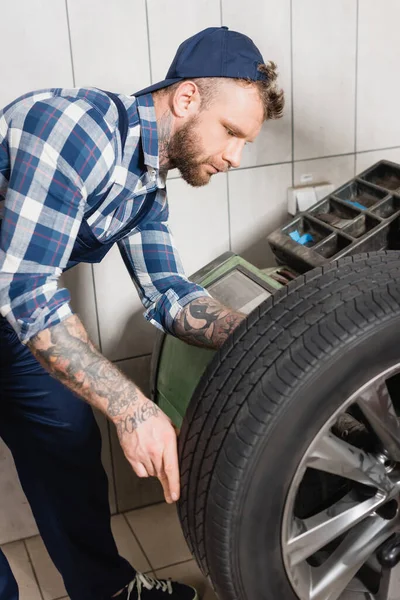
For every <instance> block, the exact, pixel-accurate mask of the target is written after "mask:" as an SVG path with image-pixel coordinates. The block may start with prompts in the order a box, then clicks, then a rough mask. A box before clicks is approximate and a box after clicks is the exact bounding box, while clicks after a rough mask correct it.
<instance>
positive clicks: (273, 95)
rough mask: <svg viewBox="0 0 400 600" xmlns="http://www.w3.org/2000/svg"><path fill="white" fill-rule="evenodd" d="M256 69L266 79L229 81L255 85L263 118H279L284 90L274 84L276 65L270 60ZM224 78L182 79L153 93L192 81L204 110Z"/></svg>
mask: <svg viewBox="0 0 400 600" xmlns="http://www.w3.org/2000/svg"><path fill="white" fill-rule="evenodd" d="M258 70H259V71H260V72H261V73H263V74H264V75H266V79H260V80H258V81H253V80H252V79H230V81H235V82H237V83H239V84H240V85H244V86H255V87H256V88H257V90H258V93H259V95H260V99H261V102H262V104H263V107H264V119H265V120H268V119H279V118H280V117H282V114H283V109H284V106H285V95H284V91H283V90H282V89H280V88H279V87H278V86H277V84H276V79H277V77H278V72H277V66H276V64H275V63H274V62H272V61H270V62H268V64H266V65H259V67H258ZM224 79H225V78H224V77H197V78H193V79H183V80H182V81H178V82H177V83H173V84H172V85H170V86H168V87H166V88H163V89H161V90H158V91H157V92H155V93H156V94H163V95H164V94H168V95H169V94H173V93H174V92H175V90H176V89H177V88H178V87H179V86H180V85H181V83H183V82H184V81H194V82H195V83H196V85H197V87H198V89H199V92H200V97H201V108H202V109H203V110H204V109H205V108H208V107H209V106H210V104H211V103H212V102H213V100H214V99H215V96H216V95H217V91H218V88H219V85H220V84H221V82H223V81H224Z"/></svg>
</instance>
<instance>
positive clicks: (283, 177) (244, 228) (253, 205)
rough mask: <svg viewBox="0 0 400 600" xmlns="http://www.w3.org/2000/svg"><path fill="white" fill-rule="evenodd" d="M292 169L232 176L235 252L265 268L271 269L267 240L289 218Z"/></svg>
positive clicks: (282, 167)
mask: <svg viewBox="0 0 400 600" xmlns="http://www.w3.org/2000/svg"><path fill="white" fill-rule="evenodd" d="M291 184H292V166H291V165H290V164H287V165H274V166H271V167H256V168H253V169H243V170H238V171H232V172H231V173H229V206H230V223H231V239H232V250H233V252H237V253H238V254H242V255H243V256H244V257H245V258H246V259H247V260H250V261H251V262H254V263H255V264H257V265H259V266H263V267H267V266H270V265H271V253H270V250H269V246H268V243H267V241H266V236H267V234H268V233H270V232H271V231H273V230H274V229H276V227H279V225H281V224H282V223H283V222H284V221H285V218H286V217H287V211H286V196H287V189H288V187H290V186H291Z"/></svg>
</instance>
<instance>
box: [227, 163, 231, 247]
mask: <svg viewBox="0 0 400 600" xmlns="http://www.w3.org/2000/svg"><path fill="white" fill-rule="evenodd" d="M226 196H227V209H228V242H229V251H230V252H232V223H231V203H230V202H229V173H227V174H226Z"/></svg>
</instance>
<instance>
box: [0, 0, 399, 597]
mask: <svg viewBox="0 0 400 600" xmlns="http://www.w3.org/2000/svg"><path fill="white" fill-rule="evenodd" d="M357 6H358V7H359V10H358V12H357ZM357 15H358V17H359V20H358V23H357ZM1 18H2V23H3V24H5V26H4V27H3V30H2V44H3V47H4V48H6V49H7V52H6V53H5V54H4V53H3V61H2V69H1V86H0V105H3V104H4V103H6V102H8V101H10V100H12V99H13V98H14V97H16V96H17V95H19V94H21V93H24V92H27V91H29V90H32V89H37V88H41V87H46V86H61V87H62V86H64V87H69V86H71V85H73V84H74V83H75V84H76V85H96V86H99V87H103V88H105V89H109V90H111V91H116V92H124V93H132V92H133V91H135V90H136V89H138V88H141V87H142V86H146V85H148V84H149V83H150V82H151V81H153V82H154V81H158V80H159V79H162V78H163V77H164V76H165V74H166V71H167V69H168V67H169V64H170V62H171V61H172V59H173V56H174V55H175V52H176V49H177V47H178V45H179V43H180V42H181V41H183V40H184V39H185V38H187V37H189V36H190V35H192V34H194V33H195V32H197V31H199V30H201V29H203V28H205V27H208V26H215V25H220V24H221V23H223V24H226V25H228V26H229V27H230V28H232V29H236V30H240V31H243V32H244V33H246V34H247V35H249V36H250V37H252V38H253V39H254V41H255V42H256V44H258V45H259V47H260V49H261V51H262V53H263V55H264V58H265V60H274V61H276V62H277V63H278V69H279V72H280V80H279V83H280V85H281V86H282V87H283V88H284V90H285V92H286V113H285V117H284V118H283V119H282V120H280V121H277V122H271V123H267V124H265V126H264V128H263V131H262V133H261V134H260V136H259V139H258V140H257V142H256V143H255V144H253V145H252V146H250V147H248V148H247V149H246V152H245V155H244V157H243V162H242V168H241V169H239V170H236V171H233V172H231V173H230V174H229V176H228V178H227V176H221V175H218V176H216V177H215V178H214V179H213V180H212V183H211V184H210V185H209V186H207V187H205V188H202V189H199V190H194V189H192V188H190V187H189V186H187V185H186V184H185V183H184V182H183V181H182V180H181V179H180V178H178V179H170V180H169V182H168V188H169V196H170V207H171V219H170V224H171V227H172V229H173V231H174V234H175V238H176V242H177V245H178V247H179V248H180V252H181V255H182V259H183V263H184V265H185V268H186V271H187V273H188V274H191V273H193V272H194V271H196V270H197V269H199V268H200V267H202V266H203V265H204V264H206V263H207V262H209V261H210V260H212V259H213V258H215V257H216V256H218V255H219V254H221V253H222V252H224V251H225V250H227V249H229V247H231V249H232V250H234V251H236V252H240V253H242V254H243V255H244V256H245V258H247V259H249V260H251V261H252V262H254V263H255V264H257V265H259V266H269V265H271V264H272V262H273V257H272V255H271V253H270V252H269V248H268V245H267V242H266V239H265V238H266V235H267V233H268V232H269V231H271V230H272V229H274V228H275V227H277V226H279V225H280V224H281V223H282V222H284V221H285V219H286V218H287V215H286V191H287V188H288V187H290V186H291V185H292V182H293V180H294V182H295V183H299V182H300V178H301V176H302V175H304V174H308V175H310V174H311V175H312V176H313V178H314V181H317V180H322V179H323V180H329V181H332V183H334V185H335V186H338V185H340V184H341V183H342V182H344V181H346V180H348V179H350V178H351V177H352V176H353V174H354V165H355V170H356V172H360V171H362V170H364V169H365V168H367V167H368V166H370V165H371V164H373V163H374V162H376V161H377V160H379V159H381V158H388V159H390V160H394V161H395V162H400V119H399V116H398V109H397V104H398V103H397V98H398V97H399V85H400V84H399V83H398V77H397V71H398V65H397V62H398V60H397V58H398V56H399V50H400V48H399V44H400V42H399V36H398V34H397V33H398V32H397V28H398V22H399V21H400V5H399V3H398V2H397V0H385V1H384V3H382V2H376V1H375V0H281V1H280V2H276V1H275V0H247V2H246V3H243V2H242V1H241V0H187V1H186V2H183V0H115V1H114V2H113V3H110V2H107V1H106V0H97V1H96V2H95V0H20V1H19V2H12V0H3V2H2V7H1ZM357 33H358V37H357ZM69 35H70V39H71V47H70V40H69ZM16 40H17V41H18V43H16ZM357 40H358V48H356V43H357ZM10 49H12V51H11V50H10ZM357 51H358V60H357V61H356V54H357ZM71 57H72V59H73V60H71ZM292 57H293V60H292ZM356 62H357V64H356ZM357 69H358V71H357ZM73 76H75V78H74V77H73ZM292 80H293V89H292V86H291V83H292ZM292 94H293V106H292ZM356 97H357V103H356ZM292 111H293V120H292ZM356 115H357V119H356ZM356 121H357V132H356ZM356 133H357V135H356ZM356 138H357V148H356ZM292 139H293V141H294V147H292ZM388 147H393V148H392V149H386V150H385V149H384V148H388ZM356 150H357V151H358V153H357V155H356V160H354V152H355V151H356ZM364 150H367V151H368V152H364ZM360 151H362V152H360ZM310 159H312V160H310ZM293 160H294V161H295V162H292V161H293ZM263 165H270V166H263ZM170 175H171V176H172V177H176V176H177V175H178V174H177V173H176V172H173V173H171V174H170ZM228 183H229V185H228ZM93 273H94V282H95V286H93V277H92V267H90V266H88V265H83V266H81V267H78V268H77V269H74V270H73V271H71V272H70V273H68V274H66V275H65V277H64V282H65V284H66V285H67V286H68V287H69V288H70V290H71V293H72V304H73V307H74V308H75V310H76V311H77V312H78V313H79V314H80V316H81V317H82V320H83V321H84V323H85V325H86V327H87V328H88V330H89V332H90V335H91V337H92V338H93V340H94V341H95V342H96V343H101V346H102V350H103V352H104V353H105V354H106V356H108V357H109V358H111V359H112V360H121V359H125V360H122V362H119V363H118V364H119V365H120V366H121V368H123V369H124V370H125V371H126V372H128V373H129V374H130V375H131V377H132V378H133V379H134V380H136V381H137V382H138V384H139V385H141V386H142V387H143V389H146V387H147V382H148V376H149V364H150V358H149V355H150V353H151V350H152V345H153V340H154V334H155V329H154V328H153V327H152V326H151V325H149V324H148V323H147V322H146V321H145V320H144V318H143V316H142V313H143V307H142V305H141V303H140V301H139V299H138V296H137V292H136V290H135V287H134V285H133V283H132V282H131V281H130V278H129V276H128V274H127V272H126V269H125V267H124V265H123V263H122V260H121V258H120V257H119V252H118V250H117V249H116V248H115V249H113V250H112V251H111V252H110V254H109V255H108V256H107V257H106V259H105V260H104V261H103V262H102V263H101V264H100V265H96V266H95V267H94V270H93ZM95 300H96V302H95ZM96 304H97V307H98V315H97V314H96ZM97 317H98V322H99V328H98V323H97ZM140 356H142V358H137V357H140ZM132 357H136V358H132ZM126 359H130V360H126ZM100 426H101V429H102V434H103V439H104V444H103V461H104V464H105V467H106V470H107V472H108V475H109V478H110V481H111V484H112V482H113V481H115V483H116V495H115V494H114V487H113V485H111V487H110V500H111V505H112V509H113V510H114V509H117V508H119V510H122V509H130V508H134V507H135V506H142V505H145V504H150V503H152V502H157V501H159V500H161V499H162V494H161V488H160V486H159V485H158V483H157V482H156V481H149V480H147V481H143V480H138V478H136V477H135V476H134V475H133V473H132V470H131V469H130V467H129V465H128V464H127V462H126V461H125V459H124V457H123V456H122V452H121V450H120V448H119V445H118V441H117V439H116V436H115V432H114V430H113V428H111V440H109V433H108V431H109V427H108V426H107V423H106V422H105V420H104V419H103V418H100ZM11 464H12V463H11V460H10V458H9V456H7V453H6V452H5V451H4V449H3V448H2V447H1V446H0V469H1V478H2V481H6V482H8V484H10V486H11V487H9V488H8V489H9V490H11V492H10V494H9V496H8V500H7V501H6V502H3V505H2V508H1V511H2V512H1V514H0V517H1V519H0V523H1V526H0V542H5V541H9V540H13V539H15V538H16V537H23V536H27V535H32V534H33V533H35V532H36V529H35V525H34V523H33V519H32V517H31V516H30V512H29V510H28V508H27V506H26V501H25V498H24V496H23V495H22V492H21V491H20V489H19V487H18V485H17V483H16V476H15V472H13V471H12V467H11ZM3 509H4V515H3ZM13 548H14V547H12V548H11V547H10V552H11V551H12V550H13ZM31 597H32V598H33V596H31Z"/></svg>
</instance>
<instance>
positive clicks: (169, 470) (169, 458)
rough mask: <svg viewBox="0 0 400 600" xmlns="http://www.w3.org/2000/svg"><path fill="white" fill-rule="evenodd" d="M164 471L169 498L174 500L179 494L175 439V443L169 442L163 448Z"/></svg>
mask: <svg viewBox="0 0 400 600" xmlns="http://www.w3.org/2000/svg"><path fill="white" fill-rule="evenodd" d="M164 473H165V478H166V481H167V482H168V488H169V492H170V495H171V498H172V500H173V501H174V502H176V501H177V500H178V499H179V496H180V478H179V463H178V449H177V443H176V439H175V443H170V444H168V445H167V447H166V448H165V451H164Z"/></svg>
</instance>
